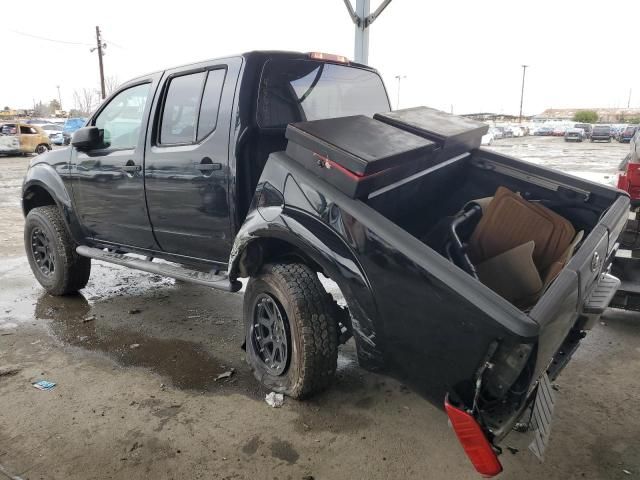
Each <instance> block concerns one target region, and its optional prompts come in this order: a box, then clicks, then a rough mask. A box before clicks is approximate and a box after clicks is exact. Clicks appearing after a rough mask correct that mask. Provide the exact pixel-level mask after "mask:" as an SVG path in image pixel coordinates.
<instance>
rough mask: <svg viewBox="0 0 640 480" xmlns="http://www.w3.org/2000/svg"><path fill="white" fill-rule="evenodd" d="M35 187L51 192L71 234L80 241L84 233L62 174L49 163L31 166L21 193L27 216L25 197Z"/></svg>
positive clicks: (23, 210)
mask: <svg viewBox="0 0 640 480" xmlns="http://www.w3.org/2000/svg"><path fill="white" fill-rule="evenodd" d="M33 187H38V188H41V189H43V190H44V191H46V192H47V193H48V194H49V196H50V197H51V198H52V199H53V201H54V202H55V203H56V205H57V206H58V208H59V209H60V211H61V212H62V218H63V219H64V221H65V223H66V224H67V227H68V228H69V232H70V233H71V236H72V237H73V238H74V240H75V241H76V242H77V243H80V240H81V239H82V238H84V234H83V231H82V228H81V227H80V223H79V222H78V218H77V216H76V212H75V209H74V207H73V202H72V200H71V195H70V194H69V192H68V190H67V187H66V186H65V183H64V181H63V180H62V178H61V176H60V174H59V173H58V172H57V171H56V170H55V169H54V168H53V167H52V166H51V165H49V164H47V163H37V164H35V165H33V166H32V167H31V168H29V170H28V171H27V174H26V175H25V178H24V182H23V184H22V193H21V203H22V213H23V215H24V216H25V217H26V216H27V214H28V213H29V212H28V210H27V206H26V205H25V197H26V195H27V193H28V192H29V190H31V189H32V188H33Z"/></svg>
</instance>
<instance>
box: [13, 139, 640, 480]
mask: <svg viewBox="0 0 640 480" xmlns="http://www.w3.org/2000/svg"><path fill="white" fill-rule="evenodd" d="M491 148H494V149H495V150H497V151H499V152H501V153H506V154H509V155H513V156H516V157H520V158H525V159H526V160H529V161H532V162H535V163H539V164H543V165H547V166H551V167H554V168H560V169H561V170H564V171H567V172H572V173H575V174H579V175H582V176H585V177H587V178H592V179H597V180H600V181H604V182H608V181H610V180H611V175H613V174H614V172H615V170H616V167H617V164H618V162H619V161H620V159H621V158H622V157H623V156H624V154H625V153H626V151H627V149H628V146H626V145H619V144H617V143H612V144H591V143H581V144H580V143H579V144H565V143H564V142H563V141H562V139H558V138H535V137H527V138H523V139H508V140H500V141H497V142H495V144H494V145H493V146H492V147H491ZM27 163H28V159H25V158H6V157H0V165H2V168H1V169H0V219H1V220H0V222H1V223H0V479H1V478H4V477H6V478H22V479H89V478H91V479H93V478H95V479H102V478H115V479H137V478H153V479H165V478H166V479H171V478H174V479H182V478H202V479H223V478H226V479H272V478H278V479H303V478H306V479H309V478H315V479H347V478H348V479H360V478H362V479H364V478H367V479H404V478H407V479H409V478H411V479H413V478H416V479H422V478H429V479H465V478H469V479H471V478H478V476H477V475H476V474H475V473H474V471H473V469H472V468H471V466H470V465H469V463H468V461H467V460H466V458H465V457H464V455H463V453H462V450H461V448H460V446H459V445H458V442H457V440H456V439H455V437H454V434H453V433H452V431H451V430H450V429H449V428H448V426H447V420H446V417H445V415H444V414H443V413H442V412H441V411H439V410H438V409H436V408H435V407H433V406H431V405H430V404H429V403H427V402H426V401H424V400H423V399H421V398H420V397H418V396H417V395H415V394H413V393H412V392H411V391H409V390H408V389H407V388H406V387H405V386H404V385H402V384H400V383H398V382H396V381H394V380H390V379H388V378H386V377H383V376H380V375H375V374H372V373H368V372H365V371H363V370H361V369H360V368H359V367H358V366H357V364H356V361H355V352H354V349H353V345H352V344H351V343H350V344H347V345H346V346H344V347H342V351H341V353H340V358H339V372H338V378H337V380H336V383H335V385H334V386H333V388H332V389H331V390H329V391H328V392H326V393H324V394H322V395H320V396H318V397H316V398H314V399H311V400H309V401H307V402H296V401H293V400H290V399H287V400H286V401H285V404H284V406H283V407H282V408H280V409H272V408H270V407H269V406H268V405H267V404H266V403H265V402H264V395H265V393H267V392H265V391H264V390H263V389H262V388H261V387H260V386H259V385H258V384H257V382H256V381H255V380H254V379H253V377H252V375H251V373H250V372H249V370H248V368H247V367H246V364H245V363H244V358H243V352H242V350H241V349H240V344H241V342H242V319H241V305H242V296H241V295H240V294H235V295H229V294H224V293H220V292H216V291H212V290H208V289H205V288H203V287H199V286H193V285H188V284H183V283H179V282H178V283H176V282H175V281H173V280H171V279H165V278H162V277H159V276H156V275H150V274H145V273H141V272H136V271H132V270H126V269H122V268H119V267H116V266H112V265H108V264H104V263H100V262H94V266H93V270H92V275H91V280H90V283H89V285H88V287H87V288H86V289H84V290H83V292H82V294H81V295H78V296H75V297H67V298H54V297H50V296H48V295H46V294H45V293H44V292H43V291H42V289H41V288H40V287H39V285H37V284H36V282H35V281H34V279H33V277H32V276H31V273H30V271H29V267H28V264H27V261H26V258H25V257H24V254H23V247H22V217H21V213H20V208H19V186H20V182H21V177H22V175H23V174H24V171H25V170H26V166H27ZM606 176H609V177H610V178H608V179H607V178H605V177H606ZM639 345H640V317H639V316H638V315H637V314H631V313H627V312H620V311H610V312H608V313H607V314H606V316H605V317H604V318H603V321H602V323H601V324H598V325H597V326H596V328H595V329H594V330H593V331H592V332H591V333H590V334H589V335H588V336H587V338H586V339H585V340H584V342H583V345H582V347H581V348H580V350H579V351H578V352H577V353H576V355H575V357H574V359H573V360H572V362H571V363H570V364H569V366H568V367H567V369H566V370H565V371H564V372H563V374H562V376H561V377H560V378H559V381H558V386H559V391H558V392H556V394H557V405H556V412H555V418H554V424H553V432H552V436H551V441H550V445H549V449H548V451H547V455H546V460H545V463H543V464H540V463H539V462H538V461H537V460H535V459H534V458H533V457H532V456H531V455H529V454H527V453H526V452H521V453H518V454H517V455H512V454H511V453H508V452H507V453H505V454H504V455H502V457H501V460H502V462H503V464H504V466H505V473H503V474H502V475H501V478H506V479H518V480H522V479H539V478H553V479H555V478H563V479H574V478H575V479H583V478H591V479H626V478H640V454H639V452H640V415H639V414H638V407H637V400H638V398H640V381H639V380H638V371H639V369H640V346H639ZM231 370H232V371H233V374H232V375H231V376H230V377H228V378H220V379H218V376H219V375H220V374H222V373H225V372H229V371H231ZM42 379H44V380H50V381H53V382H56V383H57V386H56V387H55V388H54V389H53V390H52V391H48V392H42V391H38V390H36V389H34V388H33V387H32V386H31V383H32V382H34V381H37V380H42Z"/></svg>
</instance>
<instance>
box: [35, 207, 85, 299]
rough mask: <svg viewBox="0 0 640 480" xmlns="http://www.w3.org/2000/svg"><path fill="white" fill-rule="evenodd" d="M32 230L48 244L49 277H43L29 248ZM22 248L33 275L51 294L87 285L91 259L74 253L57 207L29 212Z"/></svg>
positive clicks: (71, 241)
mask: <svg viewBox="0 0 640 480" xmlns="http://www.w3.org/2000/svg"><path fill="white" fill-rule="evenodd" d="M35 229H40V230H41V231H42V232H43V233H44V234H45V235H46V237H47V238H48V240H49V242H50V244H51V251H52V253H53V265H54V269H53V271H52V272H51V273H50V274H49V275H46V274H44V273H43V272H42V271H41V269H40V267H39V266H38V265H37V263H36V259H35V255H34V253H33V249H32V233H33V232H34V230H35ZM24 245H25V250H26V253H27V258H28V259H29V265H30V266H31V271H32V272H33V275H34V276H35V277H36V280H38V282H39V283H40V285H42V286H43V287H44V289H45V290H46V291H47V292H48V293H50V294H51V295H69V294H73V293H76V292H77V291H78V290H80V289H82V288H84V287H85V286H86V285H87V282H88V281H89V275H90V273H91V259H89V258H86V257H82V256H80V255H78V254H77V253H76V246H77V245H76V244H75V242H74V241H73V239H72V238H71V235H70V234H69V231H68V230H67V226H66V225H65V223H64V220H63V219H62V215H61V213H60V210H59V209H58V207H57V206H55V205H48V206H45V207H37V208H34V209H33V210H31V211H30V212H29V214H28V215H27V218H26V221H25V226H24Z"/></svg>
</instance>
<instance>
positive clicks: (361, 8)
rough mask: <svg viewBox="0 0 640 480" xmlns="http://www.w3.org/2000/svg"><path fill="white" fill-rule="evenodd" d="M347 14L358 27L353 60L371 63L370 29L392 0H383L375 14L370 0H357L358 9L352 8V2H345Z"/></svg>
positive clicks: (345, 0)
mask: <svg viewBox="0 0 640 480" xmlns="http://www.w3.org/2000/svg"><path fill="white" fill-rule="evenodd" d="M343 1H344V5H345V6H346V7H347V12H349V16H350V17H351V20H352V21H353V23H354V25H355V26H356V36H355V46H354V55H353V58H354V60H355V61H356V62H358V63H364V64H367V63H368V62H369V27H370V26H371V24H372V23H373V22H374V21H375V20H376V18H378V17H379V16H380V14H381V13H382V12H383V10H384V9H385V8H387V6H388V5H389V4H390V3H391V0H382V3H381V4H380V5H379V6H378V8H376V10H375V12H373V13H369V12H370V7H371V5H370V0H356V9H355V10H354V9H353V7H352V6H351V0H343Z"/></svg>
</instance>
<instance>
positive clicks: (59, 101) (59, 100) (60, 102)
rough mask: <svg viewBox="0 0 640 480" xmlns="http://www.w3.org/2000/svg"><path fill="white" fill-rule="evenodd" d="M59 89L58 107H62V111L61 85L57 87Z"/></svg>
mask: <svg viewBox="0 0 640 480" xmlns="http://www.w3.org/2000/svg"><path fill="white" fill-rule="evenodd" d="M56 88H57V89H58V105H60V110H62V97H61V96H60V85H56Z"/></svg>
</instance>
